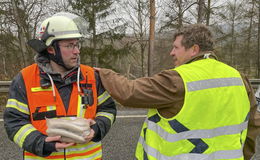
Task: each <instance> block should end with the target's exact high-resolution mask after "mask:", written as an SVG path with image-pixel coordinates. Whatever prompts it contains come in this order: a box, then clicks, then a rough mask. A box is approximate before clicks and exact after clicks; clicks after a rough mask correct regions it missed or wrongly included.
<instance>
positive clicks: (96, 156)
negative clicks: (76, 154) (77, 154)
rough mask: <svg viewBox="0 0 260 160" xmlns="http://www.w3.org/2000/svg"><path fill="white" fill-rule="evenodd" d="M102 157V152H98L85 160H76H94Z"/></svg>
mask: <svg viewBox="0 0 260 160" xmlns="http://www.w3.org/2000/svg"><path fill="white" fill-rule="evenodd" d="M101 155H102V152H99V153H98V154H94V155H93V156H91V157H87V158H77V159H78V160H93V159H96V158H98V157H100V156H101Z"/></svg>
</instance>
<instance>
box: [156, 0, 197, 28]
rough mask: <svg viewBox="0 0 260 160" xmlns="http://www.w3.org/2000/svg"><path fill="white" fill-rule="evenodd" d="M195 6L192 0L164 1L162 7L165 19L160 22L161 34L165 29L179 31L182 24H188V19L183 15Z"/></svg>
mask: <svg viewBox="0 0 260 160" xmlns="http://www.w3.org/2000/svg"><path fill="white" fill-rule="evenodd" d="M195 4H197V2H194V1H192V0H166V1H164V3H163V5H164V7H165V9H164V11H163V12H164V15H165V18H166V19H165V18H163V20H162V24H163V25H162V27H161V30H160V31H161V32H162V31H163V30H167V29H180V28H181V27H182V26H183V23H190V18H189V17H188V16H184V15H185V13H186V12H187V11H188V10H189V9H190V8H191V7H192V6H193V5H195Z"/></svg>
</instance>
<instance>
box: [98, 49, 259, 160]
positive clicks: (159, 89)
mask: <svg viewBox="0 0 260 160" xmlns="http://www.w3.org/2000/svg"><path fill="white" fill-rule="evenodd" d="M203 56H204V54H200V55H198V56H196V57H194V58H192V59H191V60H189V61H187V62H186V63H190V62H192V61H196V60H199V59H202V58H203ZM210 58H215V59H217V57H216V56H215V55H214V53H212V54H211V56H210ZM99 74H100V77H101V80H102V83H103V85H104V87H105V89H106V90H107V91H108V92H109V94H110V95H111V96H112V97H113V98H114V99H115V100H116V101H118V102H119V103H121V104H122V105H124V106H127V107H134V108H155V109H157V110H158V111H159V113H160V114H161V115H162V116H163V117H165V118H170V117H173V116H175V115H177V113H178V112H179V111H180V110H181V108H182V106H183V102H184V95H185V90H184V84H183V80H182V78H181V77H180V75H179V74H178V73H177V72H176V71H173V70H164V71H162V72H160V73H158V74H155V75H153V76H152V77H143V78H138V79H135V80H128V79H127V78H126V77H124V76H122V75H119V74H118V73H115V72H113V71H112V70H109V69H100V71H99ZM241 76H242V78H243V81H244V84H245V86H246V90H247V93H248V97H249V99H250V105H251V109H250V119H249V124H248V134H247V139H246V142H245V145H244V156H245V160H249V159H250V158H251V157H252V155H253V154H254V153H255V141H256V136H257V135H258V134H259V133H260V113H259V112H258V111H257V110H256V109H257V107H256V100H255V96H254V91H253V89H252V87H251V85H250V82H249V80H248V79H247V78H246V76H244V75H243V74H241Z"/></svg>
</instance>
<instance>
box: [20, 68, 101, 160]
mask: <svg viewBox="0 0 260 160" xmlns="http://www.w3.org/2000/svg"><path fill="white" fill-rule="evenodd" d="M80 69H81V73H82V75H83V77H84V80H82V81H80V86H81V92H82V90H84V89H86V90H90V91H91V92H92V95H93V96H92V97H93V104H92V105H90V106H89V105H84V104H82V99H83V98H82V95H84V93H79V92H78V88H77V84H76V83H73V89H72V93H71V96H70V97H71V98H70V103H69V108H68V111H67V112H66V110H65V107H64V105H63V102H62V99H61V97H60V95H59V92H58V90H57V88H56V87H55V85H54V86H53V88H52V87H49V88H41V86H40V76H39V74H40V73H39V68H38V66H37V65H36V64H33V65H31V66H28V67H26V68H25V69H23V70H22V76H23V78H24V82H25V86H26V93H27V98H28V106H29V110H30V117H31V122H32V125H33V127H34V128H36V129H37V130H39V131H40V132H42V133H43V134H46V129H47V126H46V120H45V118H56V117H85V118H91V119H94V118H95V117H96V109H97V91H96V82H95V76H94V70H93V69H92V68H90V67H88V66H84V65H80ZM53 90H54V92H55V96H54V94H53ZM85 96H86V95H85ZM27 130H28V129H27ZM26 132H27V131H26V130H25V131H24V134H20V135H21V136H22V135H26ZM28 132H29V130H28ZM101 157H102V150H101V143H100V142H98V143H94V142H90V143H87V144H77V145H75V146H72V147H69V148H67V149H64V150H62V151H59V152H53V153H52V154H51V155H50V156H48V157H45V158H42V157H38V156H36V155H34V154H32V153H29V152H27V151H25V152H24V158H25V159H26V160H27V159H28V160H29V159H55V160H59V159H77V160H80V159H84V160H86V159H89V160H90V159H91V160H92V159H100V158H101Z"/></svg>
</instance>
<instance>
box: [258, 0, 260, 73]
mask: <svg viewBox="0 0 260 160" xmlns="http://www.w3.org/2000/svg"><path fill="white" fill-rule="evenodd" d="M257 31H258V34H257V56H258V57H257V64H258V65H257V66H258V67H257V77H258V78H260V1H258V29H257Z"/></svg>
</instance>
